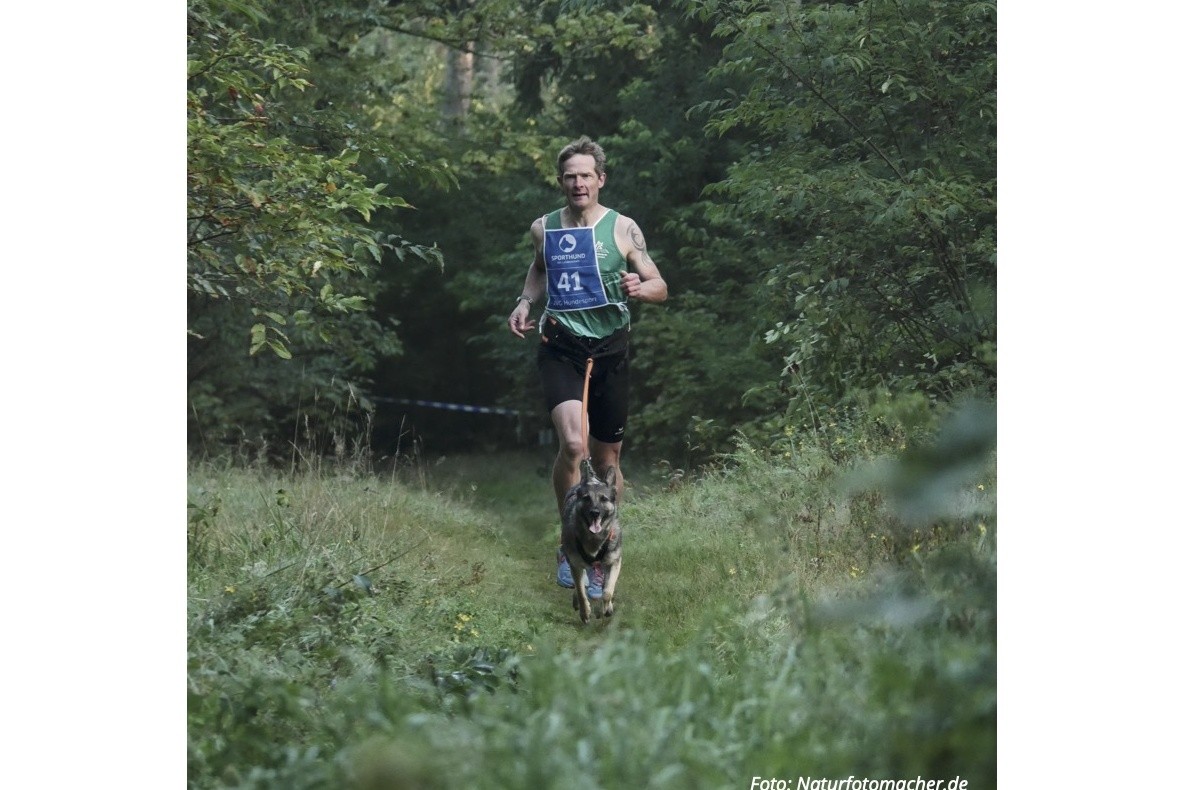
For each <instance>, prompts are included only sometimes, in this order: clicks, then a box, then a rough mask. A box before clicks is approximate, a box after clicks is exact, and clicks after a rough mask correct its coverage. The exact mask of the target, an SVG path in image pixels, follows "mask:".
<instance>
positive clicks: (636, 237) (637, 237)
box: [629, 222, 646, 252]
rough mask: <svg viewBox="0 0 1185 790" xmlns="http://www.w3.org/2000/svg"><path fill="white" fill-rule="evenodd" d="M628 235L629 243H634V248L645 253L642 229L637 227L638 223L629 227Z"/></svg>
mask: <svg viewBox="0 0 1185 790" xmlns="http://www.w3.org/2000/svg"><path fill="white" fill-rule="evenodd" d="M629 234H630V241H632V242H633V243H634V246H635V247H637V248H638V249H639V250H642V251H643V252H645V251H646V239H644V238H642V229H641V228H639V227H638V223H636V222H635V223H633V224H632V225H630V230H629Z"/></svg>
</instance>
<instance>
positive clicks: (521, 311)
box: [506, 301, 535, 337]
mask: <svg viewBox="0 0 1185 790" xmlns="http://www.w3.org/2000/svg"><path fill="white" fill-rule="evenodd" d="M530 314H531V305H530V304H529V303H528V302H526V301H521V302H519V303H518V307H516V308H514V312H513V313H511V314H510V318H508V319H506V323H507V324H508V325H509V326H510V333H511V334H512V335H516V336H518V337H526V334H524V333H526V332H530V331H531V330H532V329H534V328H535V322H534V321H531V320H530V319H529V316H530Z"/></svg>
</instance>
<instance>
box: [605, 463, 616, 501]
mask: <svg viewBox="0 0 1185 790" xmlns="http://www.w3.org/2000/svg"><path fill="white" fill-rule="evenodd" d="M605 485H607V486H609V490H610V491H612V492H613V493H612V498H613V499H617V467H613V466H611V467H609V468H608V469H606V470H605Z"/></svg>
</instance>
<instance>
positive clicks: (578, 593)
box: [569, 560, 592, 623]
mask: <svg viewBox="0 0 1185 790" xmlns="http://www.w3.org/2000/svg"><path fill="white" fill-rule="evenodd" d="M569 562H570V563H571V565H572V581H574V582H576V590H575V592H573V593H572V608H573V609H575V610H577V611H578V612H580V621H581V622H582V623H587V622H588V620H589V618H590V617H592V605H591V604H589V602H588V590H587V589H585V586H584V578H585V575H586V572H587V570H588V569H587V567H586V566H584V565H578V564H577V563H575V562H571V560H569Z"/></svg>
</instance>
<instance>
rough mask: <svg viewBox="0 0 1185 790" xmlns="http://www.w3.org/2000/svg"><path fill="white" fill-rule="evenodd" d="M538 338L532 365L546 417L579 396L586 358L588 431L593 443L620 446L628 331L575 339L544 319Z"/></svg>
mask: <svg viewBox="0 0 1185 790" xmlns="http://www.w3.org/2000/svg"><path fill="white" fill-rule="evenodd" d="M542 335H543V339H542V342H541V343H540V344H539V353H538V356H537V358H536V361H537V364H538V366H539V378H540V380H541V381H542V382H543V399H544V403H545V404H546V406H547V413H548V414H550V413H551V410H552V409H554V408H555V407H556V406H558V405H559V404H561V403H563V402H564V401H569V400H574V401H580V400H581V399H582V398H583V395H584V371H585V366H586V360H588V358H589V357H592V358H593V370H592V377H591V378H590V380H589V384H588V432H589V435H590V436H592V437H593V438H594V439H596V440H597V441H599V442H605V443H606V444H612V443H614V442H620V441H621V440H622V439H623V438H624V437H625V423H626V418H627V417H628V416H629V395H630V354H629V329H628V328H624V329H619V330H618V331H616V332H614V333H613V334H611V335H609V336H608V337H605V338H584V337H577V336H576V335H573V334H572V333H570V332H568V331H567V330H566V329H564V327H563V326H561V325H560V324H559V322H557V321H556V320H555V319H554V318H552V317H551V316H548V315H544V317H543V332H542Z"/></svg>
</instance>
